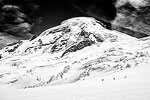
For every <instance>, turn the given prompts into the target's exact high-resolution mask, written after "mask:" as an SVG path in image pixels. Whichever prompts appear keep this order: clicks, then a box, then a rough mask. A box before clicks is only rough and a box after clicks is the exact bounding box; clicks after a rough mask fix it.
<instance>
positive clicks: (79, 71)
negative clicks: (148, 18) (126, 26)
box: [0, 17, 150, 88]
mask: <svg viewBox="0 0 150 100" xmlns="http://www.w3.org/2000/svg"><path fill="white" fill-rule="evenodd" d="M0 58H1V59H0V86H1V87H4V86H6V87H15V88H34V87H40V86H48V85H59V84H66V83H72V82H76V81H81V80H85V79H91V78H95V77H101V76H105V75H109V74H113V73H116V72H120V71H121V70H125V69H126V68H130V67H138V66H140V65H142V64H149V63H150V39H149V37H147V38H143V39H137V38H134V37H131V36H128V35H126V34H123V33H120V32H117V31H115V30H107V29H105V28H104V27H103V25H102V23H100V22H99V21H97V20H95V19H94V18H88V17H77V18H71V19H68V20H66V21H64V22H62V23H61V25H59V26H56V27H54V28H50V29H48V30H46V31H44V32H43V33H41V35H39V36H38V37H37V38H35V39H31V40H25V41H20V42H17V43H14V44H12V45H9V46H7V47H5V48H3V49H2V50H0Z"/></svg>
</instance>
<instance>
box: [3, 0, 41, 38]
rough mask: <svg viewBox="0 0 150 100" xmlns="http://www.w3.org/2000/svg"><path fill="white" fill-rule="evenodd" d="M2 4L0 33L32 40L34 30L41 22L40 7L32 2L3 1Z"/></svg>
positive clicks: (25, 0)
mask: <svg viewBox="0 0 150 100" xmlns="http://www.w3.org/2000/svg"><path fill="white" fill-rule="evenodd" d="M0 3H1V5H0V32H6V33H7V34H9V35H12V36H15V37H22V38H23V39H30V38H31V36H32V34H31V30H32V28H33V27H34V26H35V25H37V23H38V22H39V21H40V19H39V16H38V9H39V6H38V5H36V4H34V3H32V2H31V0H21V1H20V0H2V1H0Z"/></svg>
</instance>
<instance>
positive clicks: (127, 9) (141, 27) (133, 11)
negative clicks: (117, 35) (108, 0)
mask: <svg viewBox="0 0 150 100" xmlns="http://www.w3.org/2000/svg"><path fill="white" fill-rule="evenodd" d="M115 6H116V8H117V17H116V19H115V20H114V21H113V22H112V24H113V25H112V26H113V28H114V29H115V30H118V31H121V32H124V33H126V34H129V35H131V36H134V37H137V38H141V37H146V36H148V35H150V2H149V1H148V0H117V2H116V4H115Z"/></svg>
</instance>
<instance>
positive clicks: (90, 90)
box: [0, 65, 150, 100]
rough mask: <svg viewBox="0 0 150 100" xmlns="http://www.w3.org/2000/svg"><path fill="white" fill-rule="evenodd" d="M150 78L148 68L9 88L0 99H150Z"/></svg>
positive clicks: (2, 92)
mask: <svg viewBox="0 0 150 100" xmlns="http://www.w3.org/2000/svg"><path fill="white" fill-rule="evenodd" d="M114 78H115V80H114ZM102 79H104V81H102ZM149 79H150V67H149V65H144V66H140V67H136V68H131V69H127V70H124V71H121V72H118V73H115V74H111V75H108V76H104V77H99V78H94V79H89V80H85V81H80V82H76V83H71V84H65V85H57V86H47V87H38V88H34V89H19V90H18V89H10V88H9V89H6V88H5V89H1V90H0V97H1V99H0V100H149V99H150V95H149V94H150V85H149V84H150V81H149Z"/></svg>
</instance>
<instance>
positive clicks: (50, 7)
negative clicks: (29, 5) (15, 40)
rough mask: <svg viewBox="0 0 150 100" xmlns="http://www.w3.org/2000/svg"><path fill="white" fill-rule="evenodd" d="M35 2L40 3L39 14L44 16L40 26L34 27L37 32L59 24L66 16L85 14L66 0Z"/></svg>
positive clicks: (41, 0) (39, 0)
mask: <svg viewBox="0 0 150 100" xmlns="http://www.w3.org/2000/svg"><path fill="white" fill-rule="evenodd" d="M37 4H39V5H40V7H41V15H42V17H43V18H44V19H43V22H42V23H41V24H40V26H38V27H36V29H35V31H36V32H37V33H38V34H39V33H41V32H42V31H44V30H46V29H48V28H50V27H54V26H56V25H59V24H60V23H61V22H62V21H64V20H66V19H68V18H72V17H79V16H85V15H84V14H82V13H81V12H79V11H78V10H77V9H75V8H74V7H73V6H72V5H71V3H69V2H67V1H66V0H53V1H52V0H51V2H50V1H49V0H38V1H37Z"/></svg>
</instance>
